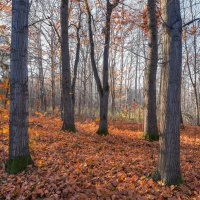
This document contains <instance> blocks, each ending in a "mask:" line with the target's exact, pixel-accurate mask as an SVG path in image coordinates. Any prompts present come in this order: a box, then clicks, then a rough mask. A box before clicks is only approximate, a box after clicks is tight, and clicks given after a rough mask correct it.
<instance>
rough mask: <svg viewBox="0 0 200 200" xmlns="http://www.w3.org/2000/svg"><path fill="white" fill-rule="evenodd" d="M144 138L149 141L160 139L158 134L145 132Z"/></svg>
mask: <svg viewBox="0 0 200 200" xmlns="http://www.w3.org/2000/svg"><path fill="white" fill-rule="evenodd" d="M143 138H144V139H145V140H147V141H150V142H153V141H158V140H159V135H158V134H144V136H143Z"/></svg>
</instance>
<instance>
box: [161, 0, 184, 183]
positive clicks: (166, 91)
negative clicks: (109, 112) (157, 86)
mask: <svg viewBox="0 0 200 200" xmlns="http://www.w3.org/2000/svg"><path fill="white" fill-rule="evenodd" d="M161 9H162V19H163V31H164V32H163V59H164V60H163V61H164V64H163V66H162V70H163V77H162V83H161V84H162V87H161V117H160V119H161V121H160V132H161V133H160V141H159V142H160V153H159V166H158V172H159V175H160V178H161V180H162V182H164V183H165V184H167V185H171V184H173V185H174V184H179V183H180V182H181V170H180V111H181V71H182V69H181V65H182V19H181V14H180V1H179V0H162V1H161Z"/></svg>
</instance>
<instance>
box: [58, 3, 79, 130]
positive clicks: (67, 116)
mask: <svg viewBox="0 0 200 200" xmlns="http://www.w3.org/2000/svg"><path fill="white" fill-rule="evenodd" d="M60 22H61V60H62V100H63V126H62V129H63V130H67V131H70V132H75V130H76V129H75V123H74V112H73V99H72V91H71V85H72V83H71V69H70V55H69V28H68V26H69V2H68V0H61V11H60Z"/></svg>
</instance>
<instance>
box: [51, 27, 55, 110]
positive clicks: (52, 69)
mask: <svg viewBox="0 0 200 200" xmlns="http://www.w3.org/2000/svg"><path fill="white" fill-rule="evenodd" d="M54 39H55V33H54V29H53V28H52V29H51V105H52V111H53V113H54V111H55V108H56V99H55V95H56V85H55V78H56V75H55V70H56V68H55V50H54Z"/></svg>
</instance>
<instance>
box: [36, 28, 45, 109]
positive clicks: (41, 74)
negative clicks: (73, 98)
mask: <svg viewBox="0 0 200 200" xmlns="http://www.w3.org/2000/svg"><path fill="white" fill-rule="evenodd" d="M37 51H38V54H37V59H38V60H37V62H38V63H37V64H38V69H39V84H40V109H41V111H43V112H44V111H46V109H47V102H46V92H45V86H44V70H43V64H42V44H41V26H40V27H38V28H37Z"/></svg>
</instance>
